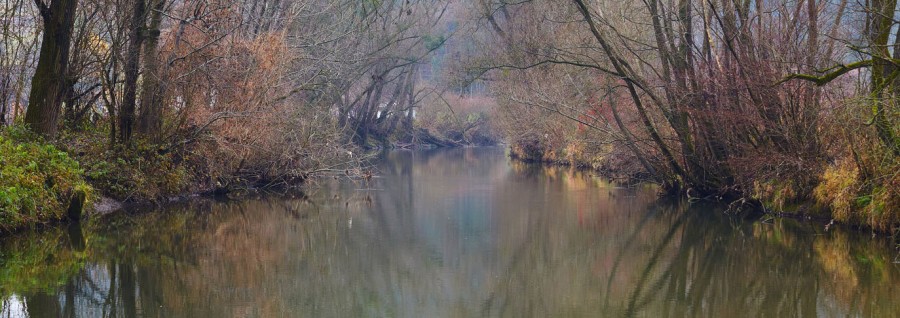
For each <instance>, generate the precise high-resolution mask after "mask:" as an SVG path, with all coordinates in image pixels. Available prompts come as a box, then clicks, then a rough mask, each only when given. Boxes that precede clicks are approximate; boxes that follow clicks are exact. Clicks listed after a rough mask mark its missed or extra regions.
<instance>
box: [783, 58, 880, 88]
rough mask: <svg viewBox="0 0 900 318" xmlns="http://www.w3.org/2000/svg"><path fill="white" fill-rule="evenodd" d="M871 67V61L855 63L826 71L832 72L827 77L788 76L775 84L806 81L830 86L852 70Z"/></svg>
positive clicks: (808, 75)
mask: <svg viewBox="0 0 900 318" xmlns="http://www.w3.org/2000/svg"><path fill="white" fill-rule="evenodd" d="M871 66H872V60H871V59H869V60H862V61H858V62H853V63H850V64H846V65H844V64H841V65H838V66H835V67H832V68H831V69H829V70H826V71H830V72H829V73H826V74H825V75H822V76H815V75H810V74H791V75H788V76H787V77H785V78H783V79H782V80H780V81H778V82H777V83H775V85H776V86H777V85H780V84H782V83H784V82H787V81H790V80H794V79H799V80H804V81H808V82H813V83H815V84H816V86H823V85H825V84H828V83H830V82H831V81H833V80H835V79H836V78H838V77H840V76H841V75H844V74H847V73H848V72H850V71H852V70H855V69H859V68H863V67H871Z"/></svg>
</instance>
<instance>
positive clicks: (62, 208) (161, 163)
mask: <svg viewBox="0 0 900 318" xmlns="http://www.w3.org/2000/svg"><path fill="white" fill-rule="evenodd" d="M346 152H347V153H350V151H349V150H347V151H346ZM338 153H339V154H340V155H341V156H345V157H347V158H337V159H336V157H337V156H338V155H335V154H338ZM343 153H344V152H340V151H337V150H332V151H330V152H329V153H327V155H328V156H329V157H326V156H325V154H321V155H320V156H319V157H316V158H314V159H315V160H313V158H306V159H308V160H309V162H308V163H294V162H291V163H289V164H288V163H278V165H274V164H273V165H271V166H275V167H274V168H272V167H271V166H269V164H270V162H254V161H251V160H242V161H240V162H239V163H236V164H234V165H232V164H233V163H234V162H232V161H231V160H226V159H213V158H212V157H211V156H209V154H210V151H209V149H205V148H204V144H201V143H186V144H179V145H177V146H173V145H171V144H165V143H149V142H145V141H136V142H135V143H134V144H133V145H132V146H129V147H125V146H120V145H115V146H112V147H110V146H109V145H108V142H107V140H106V134H105V132H103V131H79V132H77V133H68V132H64V133H62V134H61V136H59V138H57V139H56V140H54V141H52V142H50V141H46V140H44V139H42V138H40V137H38V136H37V135H35V134H33V133H31V132H29V131H28V130H26V129H24V128H22V127H19V126H13V127H7V128H4V129H2V130H0V169H2V170H0V235H3V234H8V233H12V232H16V231H19V230H22V229H25V228H34V227H40V226H43V225H48V224H52V223H59V222H65V221H75V220H78V219H80V218H81V216H82V215H83V214H94V213H98V214H104V213H108V212H111V211H115V210H119V209H122V208H125V207H134V206H148V205H159V204H162V203H169V202H176V201H183V200H185V199H187V198H193V197H197V196H214V195H229V194H233V193H244V192H248V191H254V190H256V189H275V188H278V189H287V188H293V187H298V186H301V185H303V184H304V183H305V182H306V180H307V179H308V178H309V177H310V175H311V174H312V173H313V172H314V171H316V170H317V169H319V168H321V167H323V166H328V167H331V168H334V169H345V170H346V171H348V173H352V172H353V171H356V170H358V169H352V166H354V164H353V163H354V162H357V160H358V159H352V158H350V157H351V156H352V154H347V155H344V154H343ZM251 158H252V157H251ZM228 159H232V158H228ZM262 167H265V168H262Z"/></svg>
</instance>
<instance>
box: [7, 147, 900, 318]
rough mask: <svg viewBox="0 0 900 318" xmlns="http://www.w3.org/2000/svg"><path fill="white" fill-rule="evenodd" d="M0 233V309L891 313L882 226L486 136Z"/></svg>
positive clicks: (103, 313)
mask: <svg viewBox="0 0 900 318" xmlns="http://www.w3.org/2000/svg"><path fill="white" fill-rule="evenodd" d="M375 167H377V169H375V171H376V176H375V177H374V178H372V179H371V180H369V181H366V180H348V179H346V178H338V179H331V178H326V179H323V180H319V181H318V182H317V183H316V184H314V185H312V186H310V187H309V188H308V190H307V191H306V194H305V195H297V194H295V195H265V196H256V197H252V198H247V199H242V200H237V201H234V200H214V199H196V200H193V201H192V202H187V203H182V204H175V205H173V206H168V207H165V208H162V209H160V210H157V211H152V212H146V211H144V212H127V213H116V214H112V215H109V216H105V217H97V218H93V219H91V220H89V221H87V222H84V224H82V225H70V226H58V227H51V228H48V229H43V230H40V231H35V232H33V233H21V234H18V235H15V236H12V237H7V238H4V239H0V248H2V249H0V299H2V308H0V318H2V317H58V316H63V317H688V316H690V317H697V316H700V317H751V316H752V317H800V316H802V317H813V316H818V317H845V316H862V317H896V316H897V315H900V255H898V251H897V249H896V246H894V245H893V243H892V242H891V240H890V239H889V238H884V237H873V236H872V235H870V233H867V232H860V231H847V230H843V229H838V228H831V229H826V228H825V226H824V225H823V224H820V223H815V222H798V221H795V220H791V219H782V218H776V219H771V218H765V217H764V218H762V219H745V218H742V217H739V216H733V215H728V214H725V213H724V212H723V210H722V209H721V208H719V207H716V206H712V205H703V204H688V203H686V202H672V200H665V199H661V198H659V197H658V196H657V195H656V193H655V191H654V189H653V188H652V187H651V186H637V187H620V186H616V185H613V184H610V183H608V182H606V181H605V180H604V179H603V178H599V177H596V176H593V175H591V173H590V172H582V171H577V170H573V169H569V168H561V167H546V166H540V165H531V164H524V163H520V162H514V161H510V160H509V159H508V158H507V157H506V155H505V153H504V150H503V149H500V148H466V149H449V150H428V151H393V152H389V153H387V154H386V155H385V156H384V158H383V159H381V160H379V161H378V162H377V164H376V165H375Z"/></svg>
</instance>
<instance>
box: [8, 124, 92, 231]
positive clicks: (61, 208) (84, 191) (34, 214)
mask: <svg viewBox="0 0 900 318" xmlns="http://www.w3.org/2000/svg"><path fill="white" fill-rule="evenodd" d="M93 193H94V191H93V188H92V187H91V186H90V185H89V184H88V183H87V182H86V180H85V178H84V170H83V169H82V168H81V165H80V164H79V163H78V162H77V161H76V160H75V159H73V158H72V157H70V156H69V154H68V153H66V152H64V151H62V150H60V149H59V148H57V147H56V146H54V145H53V144H50V143H47V142H45V141H43V140H41V139H40V138H38V137H36V136H34V135H32V134H31V133H29V132H28V131H27V130H25V129H23V128H21V127H9V128H5V129H3V130H2V131H0V232H6V231H11V230H14V229H18V228H22V227H26V226H31V225H34V224H44V223H49V222H53V221H58V220H62V219H64V218H65V217H66V216H67V215H66V211H67V209H68V208H69V206H70V204H71V203H72V200H73V198H76V199H78V198H79V197H82V196H83V197H84V198H85V200H87V201H89V200H90V199H91V197H92V194H93ZM82 203H83V202H82Z"/></svg>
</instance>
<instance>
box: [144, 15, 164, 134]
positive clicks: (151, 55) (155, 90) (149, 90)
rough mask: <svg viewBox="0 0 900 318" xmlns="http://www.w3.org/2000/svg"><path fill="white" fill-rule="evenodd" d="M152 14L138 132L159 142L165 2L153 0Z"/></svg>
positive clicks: (146, 47)
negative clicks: (161, 34)
mask: <svg viewBox="0 0 900 318" xmlns="http://www.w3.org/2000/svg"><path fill="white" fill-rule="evenodd" d="M151 1H152V2H151V3H152V10H153V11H152V12H150V23H149V24H148V25H147V31H146V32H145V33H146V36H147V40H146V41H147V43H145V44H144V82H143V86H142V88H141V91H142V94H141V109H140V118H139V120H138V132H140V133H142V134H144V135H147V136H149V137H150V138H151V139H152V140H154V141H157V140H158V138H159V132H160V130H161V128H162V99H163V95H164V93H165V92H163V91H162V86H161V85H160V81H161V80H162V79H161V75H162V74H160V70H159V56H158V55H157V52H156V50H157V47H158V46H159V24H160V22H161V21H162V10H163V9H164V6H165V0H151Z"/></svg>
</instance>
